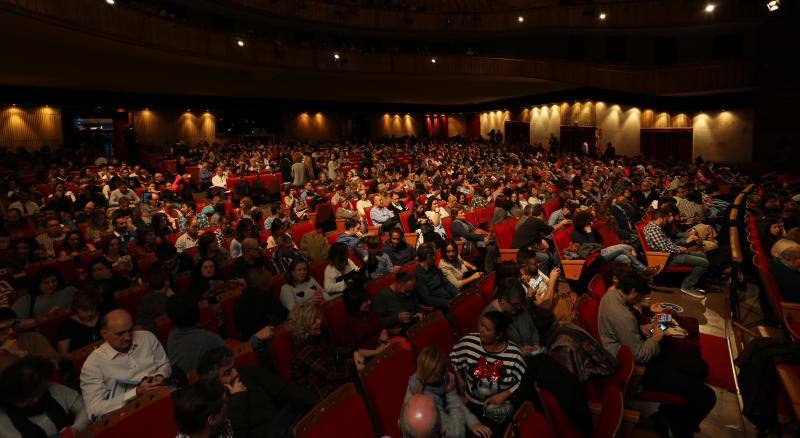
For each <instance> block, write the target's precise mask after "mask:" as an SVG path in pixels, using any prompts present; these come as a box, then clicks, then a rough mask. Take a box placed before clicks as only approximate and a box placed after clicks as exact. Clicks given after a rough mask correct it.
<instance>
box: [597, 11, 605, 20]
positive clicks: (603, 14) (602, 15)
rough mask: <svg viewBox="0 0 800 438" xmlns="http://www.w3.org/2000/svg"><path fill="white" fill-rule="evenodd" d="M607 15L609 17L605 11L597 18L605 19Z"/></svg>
mask: <svg viewBox="0 0 800 438" xmlns="http://www.w3.org/2000/svg"><path fill="white" fill-rule="evenodd" d="M606 17H608V14H606V13H605V12H601V13H600V15H599V16H598V17H597V18H599V19H601V20H605V19H606Z"/></svg>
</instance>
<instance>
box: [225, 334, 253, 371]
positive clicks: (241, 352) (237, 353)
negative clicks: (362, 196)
mask: <svg viewBox="0 0 800 438" xmlns="http://www.w3.org/2000/svg"><path fill="white" fill-rule="evenodd" d="M225 344H227V345H228V347H230V349H231V351H233V363H234V365H236V366H237V367H240V366H242V365H255V366H260V365H261V361H259V360H258V356H256V353H255V352H254V351H253V347H252V346H251V345H250V343H249V342H241V341H237V340H234V339H226V340H225Z"/></svg>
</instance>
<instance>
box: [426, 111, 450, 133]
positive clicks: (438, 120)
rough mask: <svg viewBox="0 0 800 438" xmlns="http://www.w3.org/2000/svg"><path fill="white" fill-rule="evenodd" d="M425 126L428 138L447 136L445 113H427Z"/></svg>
mask: <svg viewBox="0 0 800 438" xmlns="http://www.w3.org/2000/svg"><path fill="white" fill-rule="evenodd" d="M425 127H426V128H427V133H428V138H447V116H446V115H444V114H434V115H430V114H425Z"/></svg>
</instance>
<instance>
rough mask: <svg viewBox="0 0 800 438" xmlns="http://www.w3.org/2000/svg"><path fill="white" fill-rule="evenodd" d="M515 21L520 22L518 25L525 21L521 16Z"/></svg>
mask: <svg viewBox="0 0 800 438" xmlns="http://www.w3.org/2000/svg"><path fill="white" fill-rule="evenodd" d="M517 21H518V22H520V23H522V22H523V21H525V17H523V16H522V15H520V16H519V17H517Z"/></svg>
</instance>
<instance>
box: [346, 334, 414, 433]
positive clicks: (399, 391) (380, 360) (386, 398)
mask: <svg viewBox="0 0 800 438" xmlns="http://www.w3.org/2000/svg"><path fill="white" fill-rule="evenodd" d="M415 368H416V367H415V364H414V358H413V357H412V355H411V352H410V351H409V350H407V349H405V348H403V347H402V345H401V344H392V345H391V346H389V347H388V348H386V349H385V350H384V351H382V352H381V353H380V354H378V355H377V356H375V357H374V358H373V359H372V360H371V361H370V362H369V363H368V364H367V366H366V367H364V369H363V370H361V372H360V373H359V377H360V378H361V386H362V387H363V388H364V396H365V397H366V399H367V402H368V404H369V406H370V407H371V408H372V415H373V418H374V419H375V426H376V432H378V434H379V435H381V434H382V435H388V436H397V437H399V436H401V435H402V434H401V433H400V430H399V429H398V427H397V420H398V419H399V417H400V410H401V408H402V407H403V398H404V397H405V393H406V386H407V385H408V378H409V377H411V375H412V374H414V370H415Z"/></svg>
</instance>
